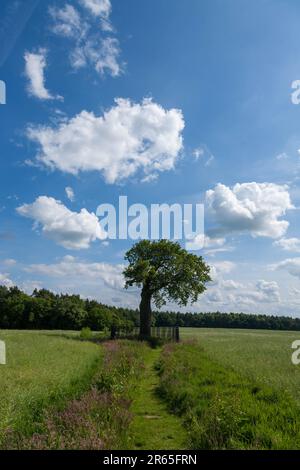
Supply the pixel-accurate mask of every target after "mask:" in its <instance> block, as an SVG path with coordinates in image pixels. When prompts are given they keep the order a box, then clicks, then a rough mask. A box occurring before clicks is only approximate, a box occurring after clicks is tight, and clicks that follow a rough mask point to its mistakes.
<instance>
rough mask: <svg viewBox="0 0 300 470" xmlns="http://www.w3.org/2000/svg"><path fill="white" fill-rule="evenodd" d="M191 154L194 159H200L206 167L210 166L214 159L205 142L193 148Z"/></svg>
mask: <svg viewBox="0 0 300 470" xmlns="http://www.w3.org/2000/svg"><path fill="white" fill-rule="evenodd" d="M192 155H193V157H194V158H195V160H196V161H198V160H202V162H203V164H204V166H206V167H208V166H210V165H211V164H212V163H213V162H214V160H215V157H214V155H213V154H212V153H211V151H210V150H209V148H208V147H207V145H205V144H201V145H200V146H199V147H197V148H195V149H194V151H193V154H192Z"/></svg>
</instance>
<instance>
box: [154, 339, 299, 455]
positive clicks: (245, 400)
mask: <svg viewBox="0 0 300 470" xmlns="http://www.w3.org/2000/svg"><path fill="white" fill-rule="evenodd" d="M158 372H159V375H160V385H159V392H160V394H161V396H162V397H163V398H164V399H165V400H166V401H167V402H168V404H169V406H170V408H171V409H172V411H174V412H176V413H177V414H179V415H180V416H182V417H183V419H184V422H185V424H186V426H187V428H188V429H189V433H190V446H191V448H193V449H299V448H300V411H299V407H298V405H297V403H296V402H295V401H294V400H293V399H292V398H291V396H290V395H289V394H288V393H287V392H285V391H281V390H276V389H273V388H271V387H268V386H267V385H264V384H261V383H256V382H255V381H253V380H251V379H249V378H247V377H245V376H243V375H240V374H239V373H237V372H235V371H234V370H232V369H231V368H229V367H224V366H222V365H220V364H218V363H216V362H214V361H213V360H211V359H210V358H209V357H208V356H207V355H206V353H205V352H204V350H203V349H202V347H201V346H200V345H199V344H198V343H196V342H195V343H193V342H190V343H182V344H179V345H168V346H166V347H165V348H164V350H163V353H162V355H161V359H160V362H159V365H158Z"/></svg>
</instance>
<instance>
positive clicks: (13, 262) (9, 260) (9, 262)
mask: <svg viewBox="0 0 300 470" xmlns="http://www.w3.org/2000/svg"><path fill="white" fill-rule="evenodd" d="M1 264H4V265H5V266H15V265H16V264H17V262H16V260H15V259H13V258H7V259H5V260H3V261H2V263H1Z"/></svg>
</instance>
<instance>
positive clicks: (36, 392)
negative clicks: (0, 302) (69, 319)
mask: <svg viewBox="0 0 300 470" xmlns="http://www.w3.org/2000/svg"><path fill="white" fill-rule="evenodd" d="M0 338H1V340H4V341H5V342H6V348H7V365H5V366H1V368H0V442H1V435H2V434H3V431H4V429H7V428H8V429H10V430H14V429H18V430H20V431H22V432H24V433H30V432H31V431H32V430H33V423H34V422H36V421H39V419H40V415H41V412H42V410H43V409H44V408H45V407H47V406H50V405H51V404H55V405H56V406H60V405H63V404H64V403H65V402H66V400H67V399H69V398H72V397H74V396H76V395H78V394H80V393H81V392H82V391H83V390H85V389H86V388H87V387H88V386H89V383H90V380H91V377H92V376H93V374H94V372H95V370H96V368H97V366H98V364H99V361H101V353H100V351H99V348H98V347H97V346H96V345H95V344H92V343H88V342H80V341H73V340H70V339H67V338H66V332H51V333H49V332H43V331H39V332H29V331H3V330H0Z"/></svg>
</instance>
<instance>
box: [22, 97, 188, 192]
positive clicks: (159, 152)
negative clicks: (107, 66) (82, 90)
mask: <svg viewBox="0 0 300 470" xmlns="http://www.w3.org/2000/svg"><path fill="white" fill-rule="evenodd" d="M183 129H184V120H183V116H182V113H181V111H180V110H178V109H170V110H166V109H164V108H163V107H162V106H160V105H159V104H156V103H155V102H153V101H152V100H151V99H144V100H143V101H142V103H141V104H137V103H132V102H131V101H130V100H127V99H117V100H116V102H115V106H113V107H112V108H111V109H109V110H108V111H106V112H105V113H104V115H103V116H96V115H95V114H94V113H93V112H88V111H82V112H81V113H80V114H78V115H76V116H75V117H73V118H71V119H70V120H69V121H62V122H61V123H60V125H59V126H58V127H46V126H45V127H30V128H29V129H28V132H27V135H28V138H29V139H30V140H32V141H35V142H37V143H38V145H39V148H40V151H39V154H38V156H37V158H38V161H39V162H42V163H43V164H44V165H46V166H48V167H50V168H56V169H58V170H61V171H63V172H66V173H71V174H77V173H78V172H80V171H93V170H94V171H98V172H100V173H102V174H103V176H104V179H105V181H106V182H107V183H115V182H117V181H121V180H125V179H126V178H128V177H130V176H132V175H134V174H135V173H136V172H137V171H138V170H140V171H142V172H143V173H144V174H145V175H146V176H149V175H153V174H158V173H159V172H162V171H167V170H171V169H173V168H174V166H175V163H176V160H177V158H178V156H179V153H180V151H181V149H182V146H183V139H182V131H183Z"/></svg>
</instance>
